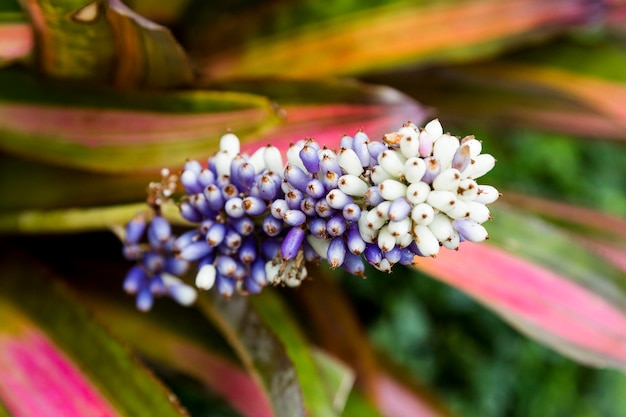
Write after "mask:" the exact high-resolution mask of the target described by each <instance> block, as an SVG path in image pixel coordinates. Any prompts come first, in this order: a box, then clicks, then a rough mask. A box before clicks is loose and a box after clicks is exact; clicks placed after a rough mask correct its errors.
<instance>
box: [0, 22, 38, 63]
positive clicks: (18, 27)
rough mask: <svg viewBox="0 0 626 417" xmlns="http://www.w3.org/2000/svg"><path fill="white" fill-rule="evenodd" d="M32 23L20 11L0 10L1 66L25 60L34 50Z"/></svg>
mask: <svg viewBox="0 0 626 417" xmlns="http://www.w3.org/2000/svg"><path fill="white" fill-rule="evenodd" d="M33 46H34V36H33V30H32V28H31V26H30V24H29V23H28V22H27V21H26V20H25V18H24V15H23V14H22V13H19V12H9V11H0V67H3V66H5V65H8V64H11V63H13V62H16V61H23V60H24V59H26V58H27V57H28V56H29V55H30V54H31V53H32V50H33Z"/></svg>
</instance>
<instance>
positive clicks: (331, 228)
mask: <svg viewBox="0 0 626 417" xmlns="http://www.w3.org/2000/svg"><path fill="white" fill-rule="evenodd" d="M346 228H347V225H346V219H344V218H343V216H341V215H338V214H336V215H334V216H332V217H331V218H330V219H328V222H327V223H326V231H327V232H328V234H329V235H330V236H341V235H343V234H344V233H345V231H346Z"/></svg>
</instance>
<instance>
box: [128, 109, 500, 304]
mask: <svg viewBox="0 0 626 417" xmlns="http://www.w3.org/2000/svg"><path fill="white" fill-rule="evenodd" d="M340 148H341V149H340V151H339V152H335V151H333V150H331V149H328V148H325V147H320V145H319V144H318V143H317V142H315V140H313V139H306V140H301V141H299V142H297V143H295V144H292V145H291V146H290V148H289V149H288V151H287V153H286V164H284V163H283V155H282V154H281V152H280V151H279V149H278V148H276V147H274V146H271V145H268V146H265V147H262V148H260V149H258V150H257V151H255V152H254V153H253V154H252V155H247V154H242V153H241V152H240V144H239V139H238V138H237V137H236V136H235V135H234V134H232V133H229V134H226V135H224V136H223V137H222V138H221V140H220V151H219V152H218V153H216V154H215V155H214V156H212V157H211V158H209V160H208V161H207V163H206V165H203V164H201V163H200V162H198V161H188V162H187V163H186V164H185V167H184V169H183V171H182V173H181V175H180V183H182V185H183V187H184V190H185V195H184V197H183V198H182V199H181V200H180V202H179V207H180V213H181V215H182V217H184V218H185V219H186V220H188V221H189V222H192V223H195V224H196V225H197V227H196V228H195V229H193V230H191V231H188V232H186V233H184V234H182V235H181V236H179V237H173V236H172V235H171V228H170V227H169V225H166V223H167V222H166V221H165V220H163V218H162V217H159V216H156V217H154V218H153V219H152V222H151V223H150V224H149V225H146V224H145V222H143V223H141V221H140V220H137V219H135V220H133V221H131V223H130V224H129V225H128V227H127V232H126V245H125V254H126V256H127V258H129V259H138V260H139V261H140V264H139V265H138V266H136V267H135V268H133V270H131V273H129V278H127V282H129V283H130V284H128V285H126V288H127V290H129V291H130V292H136V293H137V294H138V301H137V302H138V305H140V306H142V307H143V309H146V306H147V308H149V305H150V304H151V300H152V298H151V296H150V297H149V295H151V294H160V293H164V292H165V293H169V294H170V295H172V296H173V297H174V298H176V299H177V300H178V301H181V300H180V299H179V298H181V297H180V296H179V295H178V294H176V295H175V294H173V293H172V290H170V289H169V288H171V287H172V286H174V287H175V286H176V285H184V284H182V281H180V279H178V278H177V276H181V275H182V274H183V273H184V270H183V269H185V268H186V266H187V265H188V264H189V263H196V264H197V273H196V278H195V284H196V287H198V288H199V289H204V290H208V289H210V288H212V287H213V286H215V287H216V288H217V291H218V292H219V293H221V294H222V295H224V296H226V297H230V296H231V295H232V294H233V293H235V292H239V293H242V294H249V293H258V292H259V291H261V289H262V288H263V287H264V286H266V285H268V284H272V285H277V284H282V285H287V286H292V287H295V286H298V285H300V283H301V282H302V280H304V279H305V278H306V276H307V270H306V266H305V262H319V261H321V260H325V261H327V262H328V264H329V265H330V267H331V268H337V267H341V268H343V269H345V270H346V271H348V272H350V273H352V274H354V275H359V276H363V275H364V272H365V262H367V263H369V264H371V265H373V266H374V267H376V268H378V269H379V270H382V271H387V272H390V271H391V268H392V266H393V265H394V264H396V263H401V264H405V265H409V264H413V263H414V261H415V257H416V256H436V255H437V253H438V251H439V248H440V247H441V246H443V247H446V248H448V249H457V248H458V246H459V243H460V242H462V241H464V240H468V241H473V242H479V241H482V240H484V239H486V238H487V232H486V230H485V228H484V227H483V226H482V223H484V222H485V221H487V220H488V219H490V218H491V217H490V214H489V209H488V208H487V206H486V205H487V204H490V203H492V202H494V201H495V200H496V199H497V198H498V196H499V193H498V191H497V190H496V189H495V188H494V187H491V186H486V185H478V183H477V182H476V179H477V178H479V177H480V176H482V175H484V174H485V173H487V172H488V171H489V170H490V169H491V168H492V167H493V166H494V164H495V159H494V158H493V157H492V156H491V155H488V154H481V148H482V147H481V143H480V142H479V141H478V140H476V139H475V138H474V137H473V136H468V137H465V138H463V139H459V138H457V137H454V136H451V135H450V134H447V133H444V132H443V129H442V127H441V124H440V123H439V121H438V120H433V121H431V122H430V123H428V124H427V125H426V126H425V127H424V128H423V129H418V128H417V127H416V126H415V125H414V124H412V123H407V124H405V125H404V126H403V127H402V128H401V129H400V130H398V131H397V132H392V133H388V134H386V135H385V136H384V137H383V140H382V141H372V140H370V139H369V138H368V136H367V135H366V134H365V133H363V132H358V133H357V134H356V135H355V136H354V137H350V136H344V137H343V138H342V139H341V147H340ZM170 189H171V186H169V188H168V190H170ZM139 223H141V224H142V226H141V227H140V226H139ZM139 229H141V230H140V232H141V233H139V231H138V230H139ZM144 229H146V230H147V232H146V234H147V238H148V242H149V246H148V247H147V249H144V250H141V249H140V248H139V237H138V236H140V235H143V234H144ZM157 232H158V233H157ZM155 235H157V236H158V238H157V237H155ZM151 254H158V256H160V257H161V258H160V259H161V260H162V261H161V262H159V263H155V262H153V261H152V259H151V257H152V256H153V255H151ZM156 264H158V265H156ZM170 264H172V265H173V264H176V267H177V268H178V269H176V270H174V269H173V267H172V266H170ZM183 265H185V268H183ZM133 271H134V272H133ZM135 275H136V276H141V277H140V278H136V277H135ZM164 277H165V279H164ZM157 278H158V279H160V281H159V282H163V285H161V286H159V284H152V282H153V281H154V282H156V281H155V280H157ZM172 280H176V281H172ZM166 281H167V282H168V283H170V284H168V283H165V282H166ZM173 283H176V285H174V284H173ZM153 287H154V290H153ZM185 288H189V287H185ZM177 297H178V298H177ZM194 297H195V293H194ZM148 298H149V300H150V303H148V302H147V301H143V300H144V299H148ZM188 298H192V297H188ZM140 300H141V301H140ZM186 301H187V299H184V300H182V301H181V302H186Z"/></svg>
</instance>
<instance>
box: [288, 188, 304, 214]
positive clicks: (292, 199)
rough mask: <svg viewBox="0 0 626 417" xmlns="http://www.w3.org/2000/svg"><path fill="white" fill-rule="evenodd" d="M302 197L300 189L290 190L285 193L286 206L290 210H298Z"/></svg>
mask: <svg viewBox="0 0 626 417" xmlns="http://www.w3.org/2000/svg"><path fill="white" fill-rule="evenodd" d="M303 198H304V194H302V192H301V191H300V190H296V189H293V190H290V191H289V192H287V193H286V194H285V201H286V202H287V206H288V207H289V208H290V209H292V210H299V209H300V204H301V203H302V199H303Z"/></svg>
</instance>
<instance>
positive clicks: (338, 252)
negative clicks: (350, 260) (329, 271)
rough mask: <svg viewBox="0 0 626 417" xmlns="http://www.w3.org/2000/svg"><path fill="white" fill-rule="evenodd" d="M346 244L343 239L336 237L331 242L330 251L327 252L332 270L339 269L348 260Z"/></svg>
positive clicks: (327, 258)
mask: <svg viewBox="0 0 626 417" xmlns="http://www.w3.org/2000/svg"><path fill="white" fill-rule="evenodd" d="M346 252H347V250H346V243H345V241H344V240H343V238H342V237H335V238H333V239H332V240H331V241H330V244H329V245H328V251H327V252H326V260H327V261H328V264H329V265H330V267H331V268H337V267H338V266H341V265H343V263H344V261H345V259H346Z"/></svg>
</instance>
